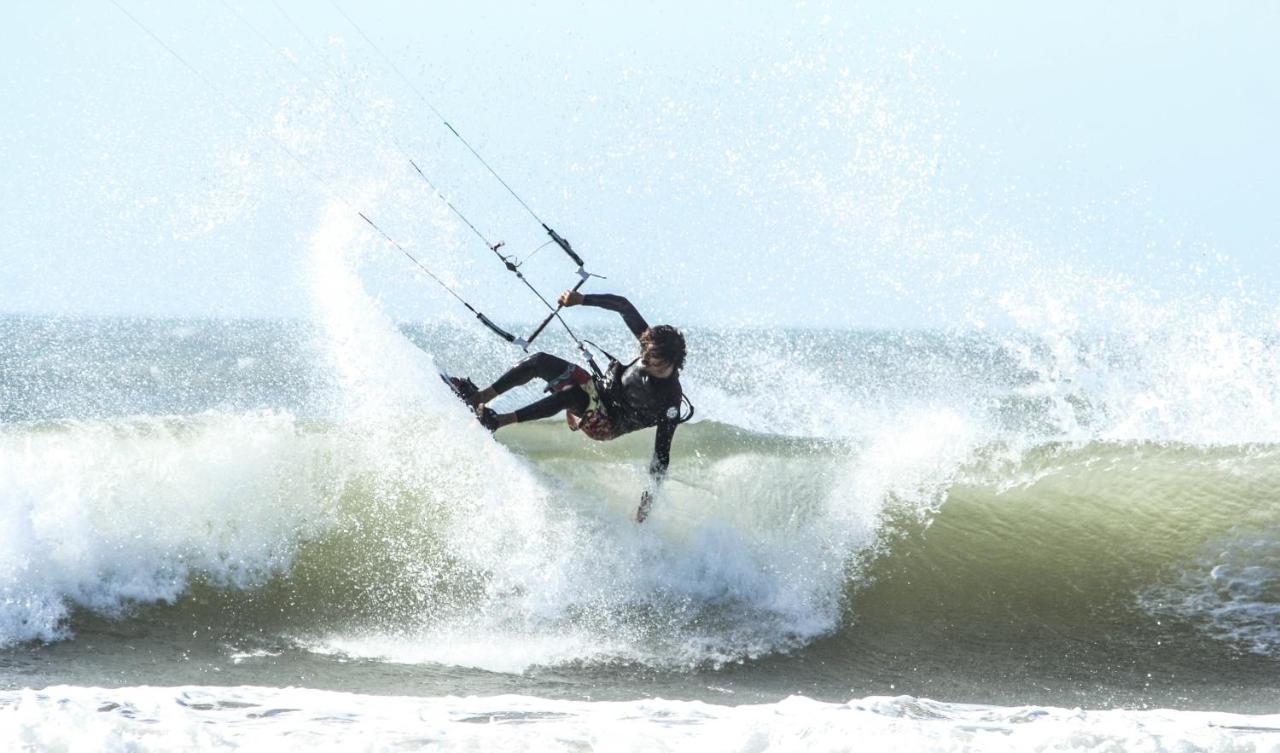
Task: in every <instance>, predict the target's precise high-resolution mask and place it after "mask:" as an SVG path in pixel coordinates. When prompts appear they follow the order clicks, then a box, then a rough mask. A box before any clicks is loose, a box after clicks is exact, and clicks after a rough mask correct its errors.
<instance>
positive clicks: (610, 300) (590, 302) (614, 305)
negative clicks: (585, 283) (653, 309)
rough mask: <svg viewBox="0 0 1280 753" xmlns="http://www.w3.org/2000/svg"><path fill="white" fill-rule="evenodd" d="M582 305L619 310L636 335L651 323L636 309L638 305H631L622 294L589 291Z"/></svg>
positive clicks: (623, 319) (583, 298) (632, 332)
mask: <svg viewBox="0 0 1280 753" xmlns="http://www.w3.org/2000/svg"><path fill="white" fill-rule="evenodd" d="M582 305H583V306H595V307H596V308H601V309H608V310H610V311H617V312H618V313H619V314H622V321H624V322H626V323H627V327H628V328H629V329H630V330H631V334H633V335H635V336H636V337H639V336H640V335H641V334H642V333H643V332H644V331H645V330H646V329H649V323H648V322H646V321H645V320H644V317H643V316H640V312H639V311H636V307H635V306H632V305H631V301H628V300H627V299H626V298H623V297H622V296H620V295H610V294H608V293H588V294H587V295H584V296H582Z"/></svg>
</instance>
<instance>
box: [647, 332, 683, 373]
mask: <svg viewBox="0 0 1280 753" xmlns="http://www.w3.org/2000/svg"><path fill="white" fill-rule="evenodd" d="M640 361H641V363H642V364H644V370H645V371H646V372H647V373H648V374H649V375H650V376H655V377H657V378H659V379H666V378H668V377H670V376H671V375H672V374H673V373H675V372H676V371H679V370H680V368H681V367H683V366H684V335H682V334H680V330H678V329H676V328H675V327H672V326H671V325H669V324H659V325H658V326H656V327H650V328H649V329H646V330H645V331H644V332H642V333H640Z"/></svg>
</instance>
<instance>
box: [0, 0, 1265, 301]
mask: <svg viewBox="0 0 1280 753" xmlns="http://www.w3.org/2000/svg"><path fill="white" fill-rule="evenodd" d="M281 4H282V6H283V7H284V8H285V10H286V11H287V12H288V13H289V14H290V15H291V16H292V17H293V19H294V20H295V21H296V23H297V24H298V26H299V27H301V30H302V32H303V35H299V33H298V31H297V30H295V29H294V28H292V27H291V26H290V25H289V23H288V22H287V21H286V19H285V18H284V17H283V16H282V15H281V14H280V13H279V12H278V11H277V9H276V8H275V7H274V6H273V5H272V3H270V2H259V1H257V0H255V1H254V2H246V1H245V0H227V3H223V2H222V1H221V0H214V1H213V2H205V1H204V0H199V1H197V2H191V3H184V4H182V7H180V8H179V7H174V6H172V5H171V4H167V3H158V2H154V1H152V0H145V1H144V0H131V1H128V2H124V5H125V6H126V7H128V8H129V9H130V10H131V11H132V12H134V13H135V14H136V15H137V16H138V17H139V18H141V19H142V20H143V22H144V23H146V24H147V25H148V26H149V27H150V28H152V29H153V30H154V31H155V33H157V34H158V35H159V36H160V37H162V38H163V39H164V40H165V41H166V42H168V43H169V44H171V45H172V46H173V47H174V48H175V49H176V50H177V51H178V52H179V53H180V54H181V55H183V57H185V58H186V59H187V60H189V61H190V62H191V63H192V64H193V65H194V66H195V67H196V68H197V69H199V70H200V71H201V72H202V73H203V74H204V75H206V76H208V77H209V79H210V80H211V81H212V82H213V86H214V87H216V88H217V89H219V90H221V91H223V92H225V93H226V94H227V95H228V96H229V97H230V98H231V99H232V100H233V101H234V103H235V105H236V107H238V108H240V109H243V110H244V111H245V113H246V114H248V116H249V118H248V119H247V120H246V119H245V118H244V117H242V116H241V115H240V114H237V113H236V112H235V111H234V110H232V109H230V108H229V107H228V105H227V103H226V102H225V101H224V100H223V99H222V98H221V97H220V96H219V95H218V94H216V93H215V92H214V91H212V90H211V89H210V87H208V86H206V85H205V84H204V83H203V82H202V81H201V80H200V79H198V78H196V77H195V76H194V75H193V74H192V73H191V72H190V71H188V70H186V69H185V68H184V67H183V66H182V65H181V64H180V63H178V62H177V61H176V60H174V58H173V57H171V56H170V55H169V53H167V52H165V50H164V49H162V48H161V47H159V45H157V44H156V43H155V42H154V41H152V40H151V39H150V38H148V37H147V36H146V35H145V34H144V33H143V32H142V31H141V30H139V29H138V28H137V27H136V26H134V25H133V23H132V22H131V21H129V20H128V19H127V18H126V17H125V16H124V15H123V14H121V13H120V11H118V10H117V9H116V8H115V7H114V6H113V5H111V3H109V2H108V1H107V0H95V1H94V2H62V3H49V4H36V3H28V4H23V5H22V6H20V7H18V8H16V9H14V12H12V13H11V17H10V21H9V23H7V24H5V26H4V28H3V29H0V49H3V50H4V52H3V53H2V54H3V55H5V56H6V60H5V64H4V73H3V74H0V123H2V124H3V125H0V165H3V166H4V174H5V176H6V178H5V180H4V182H3V183H2V184H0V203H2V204H3V206H4V210H3V213H2V214H0V255H2V257H3V259H4V265H3V269H2V270H0V311H4V312H51V313H69V314H78V313H89V314H103V313H107V314H120V313H123V314H142V315H150V314H159V315H183V314H189V315H201V316H204V315H213V316H282V315H283V316H296V315H304V314H305V312H306V311H307V307H306V301H307V290H306V281H305V275H303V274H302V273H301V272H300V270H301V269H303V268H305V266H306V261H307V258H308V255H309V254H310V250H309V248H308V238H309V237H310V236H311V235H312V234H313V233H314V232H315V231H316V228H317V226H318V224H319V222H320V216H321V214H322V212H323V210H324V207H325V205H326V203H327V202H328V201H329V199H328V198H327V197H326V195H325V194H324V192H323V190H322V189H321V188H319V187H318V185H317V183H316V181H314V180H313V179H312V178H311V177H309V176H308V175H307V174H306V173H305V172H304V171H303V170H301V169H300V168H298V167H297V165H296V164H294V163H293V162H292V160H291V159H290V158H289V157H287V156H285V155H284V154H283V152H282V151H281V150H280V149H279V148H278V147H277V146H276V143H275V142H274V141H273V140H272V138H270V137H268V136H267V135H265V134H267V133H273V134H274V135H275V136H276V138H279V139H282V140H285V141H287V142H288V143H289V144H290V146H291V147H292V148H295V149H296V150H297V151H298V153H299V154H300V155H302V156H303V158H304V160H305V161H306V162H307V164H308V166H309V168H310V169H311V170H313V171H314V172H316V173H319V174H320V175H322V176H323V178H324V180H325V181H326V183H328V185H330V186H331V187H334V188H336V189H337V190H338V191H339V192H340V193H342V194H343V195H344V196H347V197H349V198H352V199H353V200H356V201H357V203H361V202H367V203H361V207H362V208H364V209H367V210H368V211H369V212H370V213H371V215H372V216H374V217H375V219H377V220H378V221H380V222H381V223H382V224H383V225H384V226H386V228H387V229H388V230H389V231H390V232H392V234H393V235H396V236H397V237H398V238H399V239H401V240H402V241H404V242H405V243H406V244H408V245H410V246H411V247H412V248H413V250H414V252H415V253H417V254H419V255H420V256H421V257H422V258H423V259H424V261H426V262H427V263H428V264H429V265H431V266H432V267H433V268H436V269H437V271H440V272H441V273H442V274H445V275H446V276H448V277H449V278H450V279H452V280H456V281H457V282H458V284H459V286H460V288H462V289H463V292H464V293H467V294H472V295H474V296H475V297H476V298H477V299H478V301H477V302H478V303H479V304H480V305H482V306H483V307H485V308H487V310H489V311H490V312H491V313H493V314H494V316H495V317H497V318H502V319H506V320H509V321H510V320H521V319H528V318H532V317H533V316H536V313H537V306H536V304H534V305H531V304H530V301H529V300H527V299H521V298H520V297H519V291H517V290H516V289H515V288H513V287H510V286H509V285H507V282H506V280H505V279H504V277H503V275H504V274H505V272H502V270H501V269H498V268H496V264H494V263H493V262H492V260H491V259H489V258H486V256H485V255H486V254H487V253H488V252H487V251H486V250H485V249H484V248H483V247H482V246H481V245H479V243H478V242H472V240H471V239H470V238H468V237H466V236H465V235H462V234H460V233H461V231H457V230H456V228H455V229H454V230H455V231H456V232H455V234H454V236H453V237H452V238H450V237H447V234H448V233H449V232H450V229H449V228H448V227H445V228H444V231H443V232H445V233H446V235H445V236H442V235H441V233H442V230H441V228H440V227H438V226H437V224H434V223H433V221H432V218H433V217H435V216H436V211H437V208H436V205H435V204H434V203H433V201H432V199H431V197H430V196H429V195H428V194H427V192H425V191H423V190H422V187H421V185H420V183H419V182H418V179H417V178H416V177H415V176H414V175H413V174H412V173H411V172H410V171H409V170H408V169H407V168H406V165H405V164H404V159H403V157H402V155H400V154H399V152H398V151H396V149H395V147H394V144H393V141H392V139H396V140H399V141H400V142H401V143H402V144H404V145H405V146H406V148H407V149H408V150H409V151H410V152H411V153H412V155H413V156H414V157H415V158H417V159H419V160H421V162H422V164H423V166H424V167H426V168H427V169H428V171H429V173H430V174H431V175H432V177H433V179H434V180H435V181H436V182H437V183H438V184H439V185H440V186H441V187H442V188H444V189H445V190H446V191H447V192H448V193H449V194H450V196H451V197H452V198H454V199H455V201H456V202H457V203H458V204H459V205H460V206H462V207H463V208H464V211H466V212H467V213H468V215H469V216H471V217H472V219H473V220H474V221H476V222H477V223H478V224H480V225H481V226H482V229H484V230H485V232H486V233H488V234H489V235H491V236H492V237H494V238H503V239H506V240H507V241H508V243H509V246H508V248H510V249H512V250H514V251H516V252H517V253H518V254H523V253H525V252H526V251H527V250H530V249H532V248H533V247H536V245H537V244H538V243H540V242H541V240H540V239H539V238H538V237H537V234H536V231H537V230H538V229H537V228H536V226H532V225H531V223H530V222H529V220H528V218H527V216H525V215H523V214H522V210H520V209H519V207H518V205H515V203H514V202H513V201H511V200H510V199H509V197H507V196H506V195H505V194H504V193H503V192H502V191H501V188H500V187H498V186H497V185H496V184H495V183H494V182H493V181H492V180H491V179H489V178H488V177H487V176H486V175H484V174H483V173H481V172H479V171H478V170H477V169H476V166H475V165H474V163H472V162H471V161H470V158H469V156H468V155H466V154H465V153H464V152H462V151H461V150H460V149H459V147H458V144H457V143H456V142H454V141H453V140H452V138H451V136H450V135H449V134H448V132H447V131H445V130H444V129H443V128H442V126H440V124H439V123H438V121H436V120H434V118H433V116H432V115H431V113H430V111H429V110H427V109H426V107H425V106H423V104H422V102H421V101H419V100H418V98H417V96H416V95H415V94H414V93H413V92H412V91H411V90H410V89H408V88H407V87H406V86H405V85H404V84H403V83H402V82H401V81H400V80H399V79H398V78H397V77H396V76H395V74H393V73H392V72H391V71H390V69H389V68H388V67H387V66H386V64H385V63H383V61H382V60H381V58H379V57H378V55H377V53H376V52H374V51H373V50H371V49H370V48H369V47H368V46H367V45H366V44H365V43H364V41H363V40H362V39H361V38H360V37H359V36H358V35H357V34H356V33H355V32H354V31H353V30H352V29H351V27H350V26H348V25H347V23H346V21H345V20H344V19H343V18H342V17H341V16H340V15H339V14H338V13H337V12H336V11H334V9H333V7H332V6H331V5H330V4H328V3H300V2H297V0H281ZM228 5H229V6H230V8H232V9H234V11H233V10H230V9H229V8H228ZM344 8H345V9H346V10H347V11H348V12H349V13H351V14H352V16H353V17H354V18H355V19H356V20H357V21H358V22H359V23H360V24H362V26H363V27H364V28H365V30H366V31H367V32H369V34H370V35H371V36H372V37H373V38H374V39H375V41H376V42H377V43H378V44H379V45H380V46H381V47H382V48H383V49H384V50H385V51H386V52H387V53H388V54H389V55H391V56H392V58H393V59H394V60H395V62H396V64H397V65H398V66H400V67H401V69H402V70H403V71H405V72H406V73H407V74H409V75H410V77H411V78H412V79H413V80H414V82H415V83H416V84H417V85H418V86H419V87H420V88H421V89H422V91H424V92H426V93H427V95H428V96H429V97H430V98H431V100H432V101H433V102H434V103H435V104H436V105H437V106H438V107H439V108H440V109H442V110H443V111H445V113H446V114H448V115H449V117H450V118H451V120H452V121H453V123H454V124H455V125H456V126H458V127H459V129H460V130H461V131H462V132H463V133H464V135H466V136H467V137H468V138H469V139H470V140H471V141H472V142H473V143H474V144H475V145H476V146H477V147H478V148H479V149H480V150H481V151H482V153H483V154H484V155H485V156H486V158H488V159H489V160H490V161H491V162H492V163H493V164H495V166H497V167H498V169H499V170H500V171H501V172H502V173H503V174H504V176H505V177H506V178H507V179H508V180H509V181H510V182H512V183H513V184H514V185H515V187H516V188H517V190H518V191H520V192H521V193H522V195H524V197H525V198H526V199H527V200H529V202H530V203H531V204H532V205H533V207H534V208H535V209H536V210H537V211H538V212H539V213H540V214H541V215H542V216H543V217H544V218H545V219H548V220H549V221H551V223H552V224H553V225H555V226H556V227H558V228H559V229H560V230H561V231H562V232H563V233H564V234H565V235H567V236H568V237H570V239H572V240H573V241H574V243H575V245H576V246H578V247H579V249H580V250H581V252H582V253H583V255H584V256H585V257H586V258H587V260H588V261H589V262H590V266H591V267H592V268H593V269H595V270H596V271H598V272H600V273H602V274H607V275H609V276H610V280H609V282H608V283H593V285H598V286H597V287H596V288H595V289H597V290H604V289H610V290H619V291H621V292H626V293H628V294H631V295H633V296H634V297H636V298H637V299H638V300H641V301H643V302H644V307H645V308H646V310H647V311H649V312H656V313H651V317H652V318H656V319H663V320H673V321H679V322H686V323H707V324H710V323H730V324H754V325H760V324H765V325H767V324H797V323H802V324H823V323H830V324H835V325H838V326H901V325H907V326H938V325H942V326H966V325H967V324H970V323H972V322H974V321H983V322H987V321H991V320H998V319H999V317H1000V316H1001V313H1002V312H1001V308H1002V306H1003V305H1004V304H1002V303H1001V301H1007V300H1008V299H1009V297H1010V296H1011V295H1012V296H1015V297H1016V296H1018V295H1020V294H1021V293H1023V292H1025V290H1023V288H1024V287H1025V286H1027V285H1031V284H1033V282H1034V284H1035V285H1045V284H1046V280H1048V283H1047V284H1048V285H1049V286H1050V287H1052V286H1053V285H1054V284H1055V283H1054V282H1053V281H1054V280H1055V279H1056V278H1055V275H1058V274H1059V272H1058V270H1064V269H1070V270H1071V271H1072V272H1073V275H1072V277H1071V281H1068V280H1067V279H1066V278H1062V282H1061V284H1062V285H1064V286H1065V285H1076V286H1090V285H1093V284H1095V283H1097V282H1099V281H1106V282H1114V281H1115V280H1116V279H1117V278H1122V279H1123V280H1124V281H1125V282H1126V285H1123V286H1120V287H1125V289H1127V290H1134V289H1138V290H1143V291H1152V290H1157V291H1160V294H1161V295H1178V294H1199V293H1206V294H1208V295H1230V294H1232V293H1231V291H1233V290H1239V289H1240V284H1241V283H1243V286H1244V288H1245V289H1247V290H1250V291H1253V292H1255V293H1257V294H1259V295H1262V296H1265V295H1266V294H1267V293H1268V292H1274V291H1275V290H1276V289H1277V287H1280V284H1278V283H1280V263H1278V261H1277V259H1280V213H1277V212H1276V211H1275V207H1276V206H1278V205H1280V188H1277V181H1276V178H1275V176H1276V175H1277V174H1280V149H1278V148H1277V146H1276V144H1275V142H1274V132H1275V130H1276V122H1277V116H1278V115H1280V53H1277V51H1276V47H1275V44H1274V40H1275V39H1276V38H1277V33H1278V32H1280V6H1277V5H1275V4H1273V3H1263V2H1256V3H1247V2H1240V3H1231V4H1187V3H1176V2H1175V3H1169V2H1144V3H1127V4H1113V3H1102V2H1086V3H1075V4H1071V5H1069V6H1068V5H1061V6H1052V7H1051V6H1047V5H1045V4H1028V3H1016V2H981V3H965V4H953V3H942V2H937V3H920V4H914V5H904V4H896V3H895V4H892V7H890V4H888V3H884V4H864V5H856V4H853V3H829V4H828V3H812V2H810V3H737V4H727V3H722V4H705V5H702V6H698V7H694V8H689V7H685V5H684V4H682V3H651V4H635V3H627V4H623V3H559V2H547V3H537V4H531V5H528V6H516V5H515V4H507V3H485V2H479V3H467V4H466V5H465V6H454V5H453V4H449V5H446V4H420V3H417V4H410V3H392V2H366V3H362V4H359V5H356V4H354V3H352V4H349V5H346V4H344ZM237 13H238V14H240V15H242V16H243V18H244V19H246V20H247V21H248V22H249V24H250V25H252V26H253V27H254V29H255V30H256V32H255V31H254V30H251V29H250V28H249V26H246V25H245V24H244V22H243V21H241V20H240V18H238V17H237ZM256 33H261V34H262V35H263V36H265V37H266V38H267V42H266V43H264V42H263V40H262V39H260V38H259V37H258V36H256ZM304 36H305V38H304ZM282 49H283V50H287V52H288V54H289V55H291V56H292V57H293V59H294V60H295V61H296V62H297V67H295V66H293V65H291V64H290V63H289V62H287V60H286V59H285V57H284V56H282V55H281V54H279V53H280V51H281V50H282ZM300 69H301V70H300ZM304 72H305V73H306V75H305V76H304V75H303V73H304ZM317 82H318V83H317ZM348 110H350V111H351V112H352V113H354V114H355V115H356V117H357V119H358V120H359V121H360V122H359V123H352V122H351V121H350V118H349V117H348V115H347V111H348ZM357 196H360V197H363V198H360V199H356V197H357ZM368 245H369V247H370V256H369V259H368V266H367V268H366V270H365V273H366V276H367V279H368V284H369V287H370V289H371V290H372V291H373V292H375V294H377V295H379V296H381V298H382V300H383V301H384V304H385V305H386V306H387V308H388V309H389V310H390V311H391V312H392V313H393V315H394V316H396V317H398V318H401V319H406V320H410V319H423V318H431V317H434V316H437V315H439V314H442V313H443V314H446V315H453V314H456V310H455V308H454V307H455V306H456V304H453V303H451V301H450V299H448V298H447V297H445V296H443V295H441V294H440V292H439V291H438V290H437V289H435V288H434V287H433V286H431V285H430V284H429V283H427V282H425V281H424V280H422V279H421V278H420V276H416V275H415V274H414V271H413V269H412V268H411V267H409V266H408V265H407V263H406V262H405V261H404V260H403V259H400V258H397V257H396V256H395V255H394V253H385V254H384V253H383V250H384V249H382V247H380V246H378V241H377V239H376V237H374V236H370V237H369V238H368ZM571 272H572V270H571V269H570V268H569V267H568V265H567V264H563V263H562V260H561V259H559V258H556V257H555V256H554V255H552V254H549V253H547V251H543V252H542V253H541V254H540V256H539V258H538V259H537V264H536V265H534V264H532V263H531V274H533V275H534V276H537V277H538V279H539V280H540V281H542V282H544V283H545V284H546V285H547V287H548V288H549V289H553V288H555V287H557V286H559V285H560V284H561V282H564V283H568V282H571V281H572V274H571ZM1029 281H1033V282H1029ZM1129 283H1131V284H1129ZM549 292H553V291H549Z"/></svg>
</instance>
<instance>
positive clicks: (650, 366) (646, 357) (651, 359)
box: [640, 348, 676, 379]
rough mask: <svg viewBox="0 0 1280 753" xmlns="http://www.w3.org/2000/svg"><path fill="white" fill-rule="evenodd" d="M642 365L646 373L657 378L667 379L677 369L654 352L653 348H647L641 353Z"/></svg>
mask: <svg viewBox="0 0 1280 753" xmlns="http://www.w3.org/2000/svg"><path fill="white" fill-rule="evenodd" d="M640 365H641V366H642V367H644V373H646V374H648V375H649V376H651V377H655V378H657V379H667V378H669V377H670V376H671V374H672V373H673V372H674V371H675V370H676V369H675V367H674V366H672V365H671V364H669V363H667V362H666V361H664V360H662V358H661V357H660V356H658V355H657V354H656V353H654V352H653V349H652V348H645V349H644V351H643V352H642V353H641V354H640Z"/></svg>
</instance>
